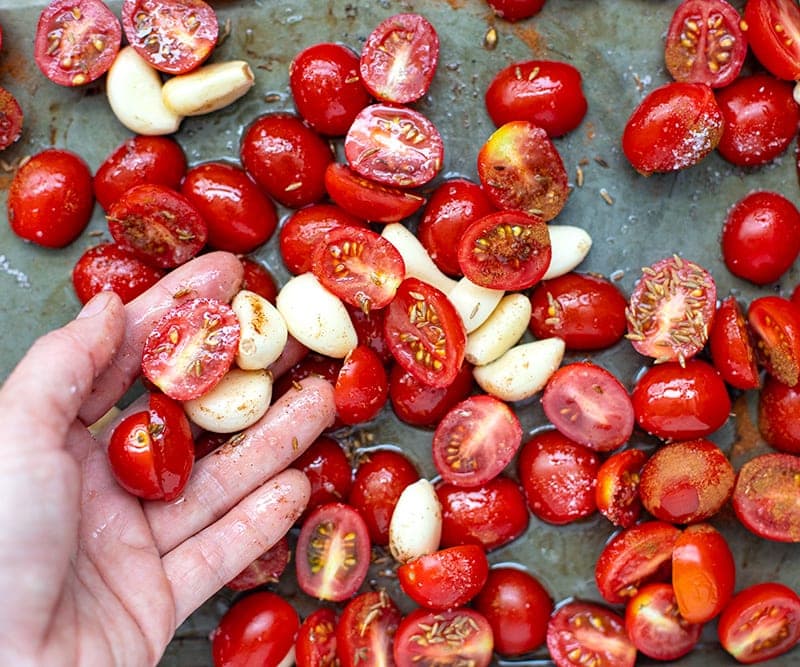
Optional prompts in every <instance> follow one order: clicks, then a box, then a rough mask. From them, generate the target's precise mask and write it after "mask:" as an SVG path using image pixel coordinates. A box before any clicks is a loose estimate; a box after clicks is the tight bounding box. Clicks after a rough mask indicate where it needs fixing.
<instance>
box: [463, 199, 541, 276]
mask: <svg viewBox="0 0 800 667" xmlns="http://www.w3.org/2000/svg"><path fill="white" fill-rule="evenodd" d="M551 257H552V248H551V246H550V232H549V231H548V229H547V224H546V223H545V221H544V220H543V219H542V218H540V217H539V216H537V215H529V214H528V213H525V212H523V211H497V212H495V213H489V214H488V215H485V216H483V217H482V218H478V219H477V220H474V221H473V222H471V223H470V224H469V225H468V226H467V227H466V229H464V232H463V234H462V235H461V237H460V238H459V239H458V265H459V267H460V268H461V272H462V273H463V274H464V275H465V276H466V277H467V278H469V280H471V281H472V282H473V283H475V284H476V285H480V286H481V287H488V288H490V289H500V290H511V291H513V290H523V289H527V288H529V287H531V286H533V285H534V284H536V283H537V282H539V280H540V279H541V277H542V276H543V275H544V274H545V271H547V267H548V266H550V259H551Z"/></svg>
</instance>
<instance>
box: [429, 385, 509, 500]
mask: <svg viewBox="0 0 800 667" xmlns="http://www.w3.org/2000/svg"><path fill="white" fill-rule="evenodd" d="M521 443H522V426H521V425H520V423H519V418H518V417H517V415H516V414H514V412H513V411H512V410H511V408H510V407H508V405H507V404H506V403H504V402H503V401H501V400H499V399H497V398H494V397H492V396H487V395H485V394H479V395H475V396H470V397H468V398H466V399H464V400H463V401H461V402H460V403H458V404H457V405H455V406H454V407H453V408H451V409H450V410H449V411H448V413H447V414H446V415H445V416H444V417H443V418H442V421H441V422H439V425H438V426H437V427H436V430H435V431H434V433H433V443H432V448H433V464H434V465H435V466H436V469H437V470H438V471H439V474H440V475H441V476H442V479H443V480H444V481H445V482H449V483H450V484H455V485H456V486H477V485H478V484H484V483H486V482H488V481H489V480H490V479H492V478H494V477H496V476H497V475H499V474H500V471H502V470H503V468H505V467H506V466H507V465H508V463H509V462H510V461H511V459H513V458H514V455H515V454H516V453H517V450H518V449H519V446H520V444H521Z"/></svg>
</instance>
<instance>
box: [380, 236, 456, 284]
mask: <svg viewBox="0 0 800 667" xmlns="http://www.w3.org/2000/svg"><path fill="white" fill-rule="evenodd" d="M381 236H383V238H385V239H386V240H387V241H389V243H391V244H392V245H393V246H394V247H395V248H397V251H398V252H399V253H400V255H401V256H402V258H403V262H405V265H406V277H407V278H409V277H413V278H419V279H420V280H421V281H422V282H425V283H428V284H429V285H433V286H434V287H436V288H438V289H440V290H441V291H442V292H444V293H445V294H449V293H450V290H452V289H453V288H454V287H455V286H456V281H455V280H453V279H452V278H448V277H447V276H446V275H444V273H442V272H441V271H440V270H439V267H438V266H436V264H434V263H433V260H432V259H431V258H430V255H428V251H427V250H425V246H423V245H422V244H421V243H420V242H419V239H418V238H417V237H416V236H414V234H412V233H411V232H410V231H409V230H408V229H406V227H405V226H404V225H401V224H400V223H399V222H393V223H390V224H388V225H386V226H385V227H384V228H383V231H382V232H381Z"/></svg>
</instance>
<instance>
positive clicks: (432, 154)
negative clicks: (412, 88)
mask: <svg viewBox="0 0 800 667" xmlns="http://www.w3.org/2000/svg"><path fill="white" fill-rule="evenodd" d="M344 154H345V157H346V158H347V161H348V163H349V164H350V168H351V169H352V170H353V171H355V172H356V173H357V174H359V175H361V176H364V177H365V178H368V179H370V180H372V181H376V182H378V183H384V184H386V185H392V186H397V187H402V188H407V187H415V186H418V185H424V184H425V183H427V182H428V181H430V180H431V179H432V178H433V177H434V176H436V174H437V173H439V170H440V169H441V168H442V162H443V160H444V144H443V142H442V137H441V135H440V134H439V130H437V129H436V126H435V125H434V124H433V123H432V122H431V121H430V120H428V119H427V118H426V117H425V116H423V115H422V114H421V113H419V112H418V111H415V110H414V109H411V108H410V107H403V106H397V105H391V104H370V105H369V106H367V107H365V108H364V109H362V110H361V111H360V112H359V114H358V115H357V116H356V117H355V119H354V120H353V124H352V125H351V126H350V129H349V130H348V131H347V136H346V137H345V139H344Z"/></svg>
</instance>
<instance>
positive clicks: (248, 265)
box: [239, 257, 278, 305]
mask: <svg viewBox="0 0 800 667" xmlns="http://www.w3.org/2000/svg"><path fill="white" fill-rule="evenodd" d="M239 260H240V261H241V262H242V267H243V268H244V275H243V276H242V286H241V289H243V290H248V291H250V292H255V293H256V294H258V295H259V296H263V297H264V298H265V299H266V300H267V301H269V302H270V303H271V304H273V305H275V297H277V296H278V286H277V285H276V284H275V278H273V277H272V274H270V272H269V271H268V270H267V269H266V267H265V266H263V265H262V264H260V263H259V262H257V261H255V260H252V259H249V258H247V257H240V258H239Z"/></svg>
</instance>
